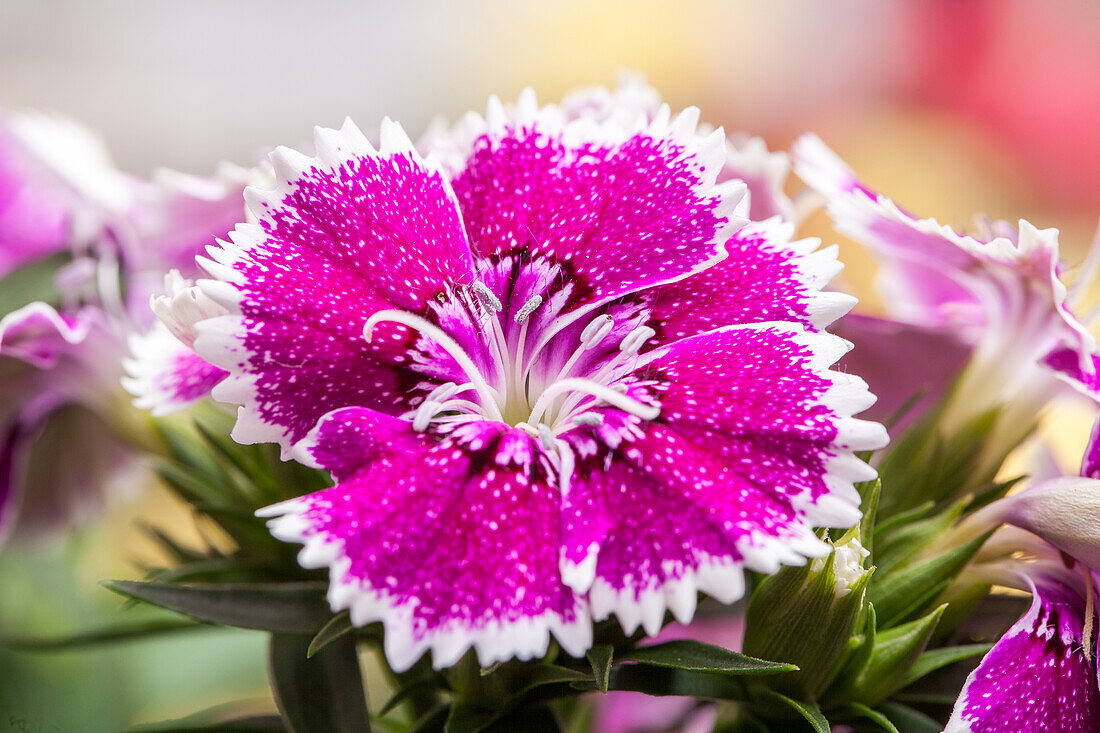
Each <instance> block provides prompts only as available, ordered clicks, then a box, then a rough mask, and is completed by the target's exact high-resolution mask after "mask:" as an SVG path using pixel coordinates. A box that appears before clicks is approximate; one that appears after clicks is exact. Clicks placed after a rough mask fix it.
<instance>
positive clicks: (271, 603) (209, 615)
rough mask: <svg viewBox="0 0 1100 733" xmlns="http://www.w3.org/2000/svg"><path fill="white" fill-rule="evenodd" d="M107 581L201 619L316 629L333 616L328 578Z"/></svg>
mask: <svg viewBox="0 0 1100 733" xmlns="http://www.w3.org/2000/svg"><path fill="white" fill-rule="evenodd" d="M103 585H104V586H106V587H107V588H109V589H110V590H112V591H114V592H115V593H119V594H121V595H124V596H127V597H129V598H134V599H137V600H139V601H145V602H146V603H150V604H152V605H154V606H160V607H161V608H167V609H169V610H171V611H176V612H177V613H182V614H184V615H185V616H190V617H191V618H193V619H197V620H199V621H205V622H207V623H214V624H222V625H225V626H237V627H240V628H242V629H260V630H263V631H274V632H283V633H300V634H316V633H317V632H318V631H319V630H320V629H321V628H322V627H323V626H324V625H325V623H327V622H328V621H329V619H330V618H331V616H332V612H331V611H329V608H328V604H326V603H325V601H324V592H325V586H324V584H323V583H320V584H319V583H277V584H260V583H241V584H237V583H194V584H187V585H182V584H177V583H139V582H135V581H128V580H108V581H104V582H103ZM307 641H308V640H307ZM307 646H308V645H307ZM303 654H304V652H303Z"/></svg>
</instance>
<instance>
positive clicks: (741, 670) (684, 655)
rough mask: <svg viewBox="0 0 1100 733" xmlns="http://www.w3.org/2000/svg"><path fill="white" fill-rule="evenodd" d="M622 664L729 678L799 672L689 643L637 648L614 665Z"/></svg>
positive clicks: (706, 645) (781, 665) (671, 642)
mask: <svg viewBox="0 0 1100 733" xmlns="http://www.w3.org/2000/svg"><path fill="white" fill-rule="evenodd" d="M621 662H637V663H639V664H645V665H649V666H653V667H667V668H669V669H683V670H687V671H690V672H705V673H707V674H728V675H741V674H753V675H760V674H778V673H780V672H793V671H795V670H797V669H798V667H796V666H795V665H793V664H784V663H782V662H769V661H766V660H764V659H757V658H756V657H750V656H748V655H745V654H739V653H738V652H734V651H730V650H729V649H723V648H722V647H720V646H714V645H712V644H704V643H702V642H699V641H692V640H690V639H683V640H680V641H667V642H665V643H664V644H656V645H654V646H644V647H639V648H637V649H634V650H633V651H631V652H629V653H627V654H624V655H622V656H620V657H619V658H618V659H617V660H616V662H615V663H616V665H617V664H619V663H621Z"/></svg>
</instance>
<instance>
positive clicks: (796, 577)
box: [742, 529, 874, 700]
mask: <svg viewBox="0 0 1100 733" xmlns="http://www.w3.org/2000/svg"><path fill="white" fill-rule="evenodd" d="M854 532H858V529H857V530H854V531H853V532H852V533H849V534H848V535H846V538H848V539H851V537H853V536H855V535H854ZM838 544H839V542H838ZM834 555H835V551H834V554H830V555H829V556H828V557H827V558H825V559H824V563H823V564H822V567H821V568H820V569H818V570H814V569H813V563H807V564H806V565H804V566H802V567H785V568H783V569H782V570H780V571H779V572H778V573H776V574H775V575H772V576H769V577H767V578H765V579H764V580H762V581H761V582H760V584H759V585H758V586H757V587H756V591H755V592H754V593H753V594H752V598H751V599H750V602H749V607H748V611H747V614H746V621H745V640H744V644H743V647H742V648H743V649H744V650H745V653H747V654H751V655H753V656H758V657H762V658H766V659H775V660H782V661H785V662H789V663H791V664H793V665H796V666H797V667H798V668H799V669H798V671H797V672H793V673H791V674H787V675H784V676H782V677H780V678H777V679H776V680H774V681H773V682H772V683H769V684H770V686H771V687H772V688H773V689H775V690H777V691H779V692H782V693H784V694H786V695H790V696H792V697H795V698H797V699H805V700H816V699H817V698H818V696H819V695H820V693H821V692H822V691H824V690H825V688H826V687H828V685H829V683H830V682H831V681H832V680H833V678H834V677H835V676H836V674H837V672H839V671H840V668H841V665H842V664H843V663H844V660H845V658H846V657H847V656H848V654H849V652H850V651H851V650H850V649H849V639H850V638H851V636H852V633H853V631H854V630H855V626H856V622H857V620H858V619H859V617H860V614H861V612H862V609H863V605H864V597H865V595H866V590H867V586H868V583H869V582H870V580H871V576H872V574H873V573H874V568H870V569H867V570H864V572H863V574H862V575H860V577H859V578H858V579H857V580H856V581H855V582H854V583H853V584H852V585H851V587H850V588H849V589H848V592H847V593H846V594H845V595H843V596H841V597H839V598H838V597H837V581H836V575H835V573H834V570H833V558H834Z"/></svg>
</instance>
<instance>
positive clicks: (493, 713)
mask: <svg viewBox="0 0 1100 733" xmlns="http://www.w3.org/2000/svg"><path fill="white" fill-rule="evenodd" d="M501 713H503V711H502V710H493V709H490V708H483V707H480V706H476V705H464V704H462V703H455V704H454V705H452V706H451V712H450V713H449V714H448V715H447V722H446V723H444V724H443V733H480V732H481V731H483V730H485V729H486V728H488V727H489V725H490V724H491V723H492V722H493V721H494V720H496V719H497V718H498V717H500V715H501Z"/></svg>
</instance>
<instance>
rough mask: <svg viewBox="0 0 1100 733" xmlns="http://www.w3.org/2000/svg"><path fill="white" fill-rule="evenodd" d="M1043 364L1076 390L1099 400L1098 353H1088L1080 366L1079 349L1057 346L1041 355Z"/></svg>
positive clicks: (1099, 369)
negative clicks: (1086, 366)
mask: <svg viewBox="0 0 1100 733" xmlns="http://www.w3.org/2000/svg"><path fill="white" fill-rule="evenodd" d="M1042 363H1043V365H1044V366H1046V367H1049V368H1050V369H1052V370H1054V373H1055V375H1056V376H1057V377H1058V378H1059V379H1061V380H1062V381H1063V382H1065V383H1066V384H1068V385H1070V386H1071V387H1073V388H1074V389H1075V390H1077V391H1078V392H1081V393H1082V394H1084V395H1086V396H1088V397H1091V398H1092V399H1094V400H1097V401H1100V354H1095V353H1094V354H1090V355H1089V356H1088V361H1087V362H1086V365H1088V366H1090V367H1091V370H1089V371H1086V370H1085V369H1082V368H1081V357H1080V351H1079V350H1078V348H1077V347H1075V346H1064V345H1063V346H1058V347H1056V348H1054V349H1052V350H1051V351H1050V352H1049V353H1048V354H1047V355H1046V356H1044V357H1043V362H1042Z"/></svg>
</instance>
